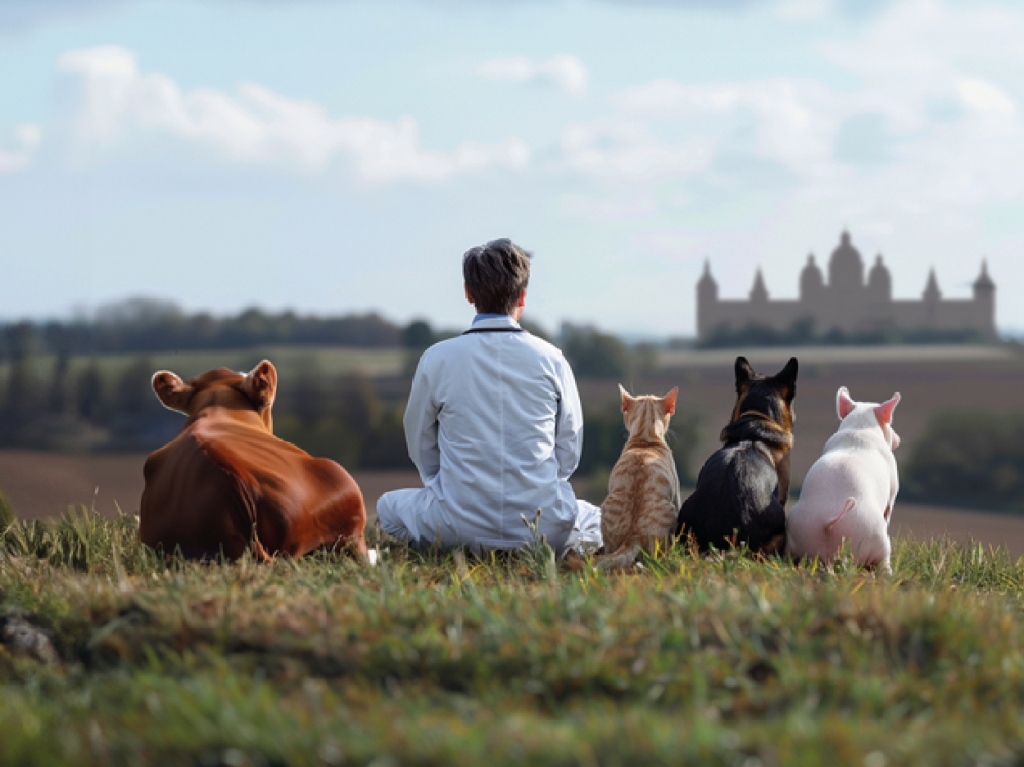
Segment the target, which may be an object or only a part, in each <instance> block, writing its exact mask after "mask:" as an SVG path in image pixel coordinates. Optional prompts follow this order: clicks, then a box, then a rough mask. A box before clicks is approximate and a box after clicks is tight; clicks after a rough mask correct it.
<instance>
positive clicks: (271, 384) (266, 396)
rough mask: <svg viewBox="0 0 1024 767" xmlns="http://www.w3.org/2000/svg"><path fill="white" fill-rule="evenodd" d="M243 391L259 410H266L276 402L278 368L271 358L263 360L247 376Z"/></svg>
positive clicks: (243, 383)
mask: <svg viewBox="0 0 1024 767" xmlns="http://www.w3.org/2000/svg"><path fill="white" fill-rule="evenodd" d="M242 391H243V392H245V396H246V397H248V398H249V401H250V402H252V404H254V405H255V406H256V409H257V410H264V409H266V408H268V407H270V406H271V405H273V404H274V397H276V396H277V369H276V368H275V367H274V365H273V364H272V363H271V362H270V360H263V362H261V363H260V364H259V365H257V366H256V367H254V368H253V369H252V371H250V373H249V374H248V375H247V376H246V377H245V380H244V381H243V382H242Z"/></svg>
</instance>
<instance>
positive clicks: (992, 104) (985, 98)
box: [954, 77, 1014, 115]
mask: <svg viewBox="0 0 1024 767" xmlns="http://www.w3.org/2000/svg"><path fill="white" fill-rule="evenodd" d="M954 85H955V87H956V92H957V94H959V96H960V98H961V100H962V101H963V102H964V104H965V105H967V106H968V107H970V108H971V109H974V110H976V111H978V112H991V113H993V114H1000V115H1012V114H1013V112H1014V109H1013V99H1011V98H1010V97H1009V96H1007V95H1006V93H1005V92H1004V91H1003V90H1002V89H1000V88H998V87H996V86H995V85H993V84H992V83H989V82H985V81H984V80H977V79H974V78H971V77H958V78H956V80H955V81H954Z"/></svg>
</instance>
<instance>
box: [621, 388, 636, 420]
mask: <svg viewBox="0 0 1024 767" xmlns="http://www.w3.org/2000/svg"><path fill="white" fill-rule="evenodd" d="M619 396H620V397H622V412H623V413H626V412H628V411H629V406H630V405H632V404H633V398H632V397H630V396H629V392H628V391H626V390H625V389H624V388H623V386H622V384H619Z"/></svg>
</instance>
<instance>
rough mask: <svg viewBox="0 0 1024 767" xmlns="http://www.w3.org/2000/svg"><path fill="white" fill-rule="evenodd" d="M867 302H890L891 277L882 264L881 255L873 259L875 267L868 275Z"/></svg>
mask: <svg viewBox="0 0 1024 767" xmlns="http://www.w3.org/2000/svg"><path fill="white" fill-rule="evenodd" d="M868 300H869V301H872V302H874V303H888V302H890V301H892V275H891V274H889V270H888V269H887V268H886V266H885V264H884V263H883V262H882V254H881V253H879V254H878V255H877V256H876V257H875V265H874V266H872V267H871V271H870V272H869V273H868Z"/></svg>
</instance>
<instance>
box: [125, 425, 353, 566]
mask: <svg viewBox="0 0 1024 767" xmlns="http://www.w3.org/2000/svg"><path fill="white" fill-rule="evenodd" d="M145 472H146V490H145V491H144V493H143V504H142V509H143V513H142V528H141V536H142V541H143V543H147V544H149V545H155V544H156V543H162V544H163V547H164V550H165V551H168V552H170V551H173V549H174V546H175V545H180V546H181V549H182V553H183V554H185V555H186V556H189V557H202V556H216V555H217V553H218V552H219V551H221V550H223V552H224V555H225V556H227V557H229V558H236V557H239V556H241V555H242V553H243V552H244V551H245V548H246V546H248V545H249V544H250V542H251V543H252V544H253V549H254V553H255V554H256V555H257V556H258V557H260V558H266V557H267V556H269V555H274V554H279V553H280V554H289V555H291V556H302V555H303V554H306V553H308V552H310V551H312V550H314V549H317V548H320V547H322V546H329V545H335V544H337V543H339V542H352V543H353V544H354V545H355V546H356V548H357V550H359V551H360V552H362V553H364V554H365V548H366V546H365V542H364V539H363V530H364V528H365V525H366V512H365V509H364V505H363V497H362V493H361V492H360V490H359V486H358V485H357V484H356V482H355V480H353V479H352V477H351V476H350V475H349V474H348V472H346V471H345V470H344V469H343V468H342V467H341V466H339V465H338V464H337V463H335V462H334V461H329V460H325V459H316V458H312V457H310V456H309V454H307V453H306V452H304V451H303V450H300V449H299V448H297V447H296V446H295V445H292V444H291V443H289V442H285V441H283V440H281V439H278V438H277V437H275V436H273V435H272V434H270V433H268V432H265V431H263V430H261V429H259V428H254V427H253V426H251V425H249V424H246V423H242V422H239V421H236V420H235V419H233V418H231V417H225V416H212V415H209V416H205V417H201V418H199V419H197V420H196V421H195V422H194V423H193V424H191V425H190V426H189V427H187V428H186V430H185V431H184V432H182V434H181V435H179V436H178V437H177V438H176V439H175V440H174V441H173V442H171V443H170V444H169V445H167V446H166V447H165V448H162V449H161V450H158V451H156V452H155V453H153V454H152V455H151V456H150V458H149V460H147V462H146V469H145ZM147 509H148V514H147ZM172 541H173V543H172ZM169 544H170V545H169Z"/></svg>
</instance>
